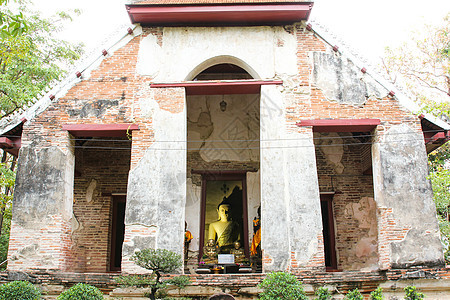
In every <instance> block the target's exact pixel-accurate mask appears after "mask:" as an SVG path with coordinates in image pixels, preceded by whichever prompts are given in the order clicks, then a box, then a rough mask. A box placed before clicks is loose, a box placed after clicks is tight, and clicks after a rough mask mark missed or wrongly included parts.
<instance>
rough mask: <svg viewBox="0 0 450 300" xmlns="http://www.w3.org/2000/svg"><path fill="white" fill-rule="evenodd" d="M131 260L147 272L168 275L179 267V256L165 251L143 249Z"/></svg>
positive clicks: (180, 261)
mask: <svg viewBox="0 0 450 300" xmlns="http://www.w3.org/2000/svg"><path fill="white" fill-rule="evenodd" d="M131 260H132V261H133V262H134V263H135V264H136V265H138V266H139V267H142V268H144V269H147V270H151V271H154V272H161V273H170V272H173V271H175V270H176V269H177V268H179V267H181V265H182V260H181V256H180V255H178V254H176V253H175V252H172V251H169V250H166V249H144V250H141V251H137V252H136V253H134V254H133V256H131Z"/></svg>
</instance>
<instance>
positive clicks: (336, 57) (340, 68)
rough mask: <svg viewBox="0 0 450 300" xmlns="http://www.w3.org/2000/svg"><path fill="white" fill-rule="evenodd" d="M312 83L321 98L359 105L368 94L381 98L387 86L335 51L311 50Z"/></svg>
mask: <svg viewBox="0 0 450 300" xmlns="http://www.w3.org/2000/svg"><path fill="white" fill-rule="evenodd" d="M310 60H311V64H312V66H313V69H312V83H313V84H314V85H316V86H317V87H318V88H319V89H321V90H322V92H323V94H324V95H325V97H327V98H328V99H329V100H333V101H337V102H339V103H343V104H344V103H345V104H353V105H358V106H361V105H363V104H364V103H365V102H366V101H367V99H368V98H369V97H375V98H381V97H383V96H384V95H385V94H386V93H387V89H386V88H383V87H381V86H380V85H379V84H378V83H376V82H375V81H374V80H373V79H372V77H370V76H366V75H365V74H364V73H363V72H361V69H360V68H358V67H357V66H356V65H355V64H354V63H353V62H352V61H351V60H350V59H348V58H346V57H343V56H342V55H340V54H339V53H338V52H332V51H331V49H330V50H329V51H328V52H312V55H311V59H310Z"/></svg>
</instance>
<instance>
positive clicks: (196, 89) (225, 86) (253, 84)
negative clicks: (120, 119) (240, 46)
mask: <svg viewBox="0 0 450 300" xmlns="http://www.w3.org/2000/svg"><path fill="white" fill-rule="evenodd" d="M281 84H283V81H281V80H230V81H212V80H211V81H210V80H207V81H185V82H176V83H152V84H150V87H151V88H174V87H184V88H185V89H186V95H223V94H225V95H229V94H259V93H260V89H261V85H281Z"/></svg>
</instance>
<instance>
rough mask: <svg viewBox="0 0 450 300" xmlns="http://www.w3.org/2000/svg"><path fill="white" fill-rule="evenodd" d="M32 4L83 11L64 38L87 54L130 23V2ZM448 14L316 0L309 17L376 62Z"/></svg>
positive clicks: (392, 2) (393, 4) (376, 1)
mask: <svg viewBox="0 0 450 300" xmlns="http://www.w3.org/2000/svg"><path fill="white" fill-rule="evenodd" d="M34 2H35V3H36V8H37V9H39V10H41V11H43V12H44V13H45V15H51V14H52V13H54V12H55V11H58V10H67V9H70V8H72V9H73V8H78V9H81V10H82V11H83V14H82V15H81V16H80V17H77V18H76V20H75V21H74V22H73V23H72V24H71V25H70V26H69V28H68V29H67V30H66V31H65V38H66V39H69V40H72V41H83V42H84V43H85V44H86V45H87V50H88V52H89V50H90V49H93V48H95V49H97V48H102V47H103V46H107V45H102V43H104V42H105V41H106V40H107V39H108V38H110V37H111V35H112V34H113V33H114V32H117V30H118V28H124V29H126V28H127V27H128V26H130V25H131V23H130V20H129V18H128V14H127V12H126V10H125V2H126V0H77V1H73V0H34ZM447 13H450V0H428V1H423V0H371V1H369V0H316V1H315V2H314V7H313V10H312V14H311V18H312V19H314V20H315V21H318V22H319V23H320V24H322V25H324V26H326V27H328V28H329V29H330V30H331V32H333V33H335V34H336V35H337V36H338V37H339V38H341V39H342V40H344V41H345V42H346V43H347V44H348V45H350V46H351V47H352V48H353V49H355V50H356V51H357V52H359V53H360V54H361V55H362V56H363V57H366V58H368V59H369V60H372V61H376V59H377V58H378V57H379V56H381V55H382V54H383V51H384V48H385V47H386V46H388V45H391V46H392V45H393V46H395V45H399V44H400V43H401V42H402V41H405V40H407V39H408V38H409V37H410V36H411V35H410V32H411V31H412V30H420V29H421V28H422V25H423V24H425V23H426V24H430V23H431V24H432V23H437V22H440V21H441V20H442V19H443V18H444V16H445V15H446V14H447ZM122 30H123V29H122ZM124 34H125V32H124ZM338 46H339V45H338Z"/></svg>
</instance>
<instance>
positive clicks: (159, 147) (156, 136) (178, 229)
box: [122, 88, 187, 273]
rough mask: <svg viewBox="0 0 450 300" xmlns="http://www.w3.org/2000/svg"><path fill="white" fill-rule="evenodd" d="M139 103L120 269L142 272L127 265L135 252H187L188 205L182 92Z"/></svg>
mask: <svg viewBox="0 0 450 300" xmlns="http://www.w3.org/2000/svg"><path fill="white" fill-rule="evenodd" d="M145 97H146V98H143V99H140V101H139V105H140V107H139V111H140V112H141V115H140V116H139V117H138V119H137V120H136V121H137V122H138V123H139V124H142V126H140V130H139V131H136V132H133V145H132V153H131V161H132V169H131V171H130V175H129V178H128V191H127V205H126V215H125V238H124V244H123V254H122V270H123V271H125V272H131V273H132V272H142V269H140V268H138V267H136V266H135V265H134V263H132V262H130V261H129V257H130V256H131V255H132V254H133V253H134V251H135V250H136V249H144V248H162V249H168V250H171V251H174V252H176V253H178V254H180V255H182V254H183V246H184V219H185V218H184V213H185V203H186V142H185V141H186V138H187V135H186V126H187V121H186V111H185V93H184V88H161V89H158V88H157V89H150V91H149V93H148V94H146V96H145Z"/></svg>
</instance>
